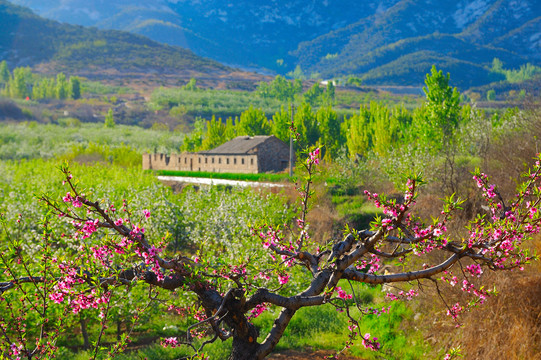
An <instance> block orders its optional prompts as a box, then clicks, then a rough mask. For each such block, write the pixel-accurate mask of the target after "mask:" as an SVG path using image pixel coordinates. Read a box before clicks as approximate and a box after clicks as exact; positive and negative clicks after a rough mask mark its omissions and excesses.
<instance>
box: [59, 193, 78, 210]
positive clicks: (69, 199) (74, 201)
mask: <svg viewBox="0 0 541 360" xmlns="http://www.w3.org/2000/svg"><path fill="white" fill-rule="evenodd" d="M62 200H64V202H66V203H72V204H73V206H74V207H76V208H80V207H81V205H82V203H81V199H80V198H79V197H78V196H75V197H73V196H71V194H70V192H69V191H68V192H67V193H66V196H64V197H63V198H62Z"/></svg>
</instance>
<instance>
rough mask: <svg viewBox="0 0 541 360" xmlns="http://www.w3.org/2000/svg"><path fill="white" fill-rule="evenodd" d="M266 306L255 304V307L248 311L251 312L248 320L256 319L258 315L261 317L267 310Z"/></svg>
mask: <svg viewBox="0 0 541 360" xmlns="http://www.w3.org/2000/svg"><path fill="white" fill-rule="evenodd" d="M267 309H268V308H267V306H266V305H265V304H257V305H256V306H255V308H253V309H252V310H250V312H251V315H250V316H248V320H249V319H255V318H256V317H258V316H259V315H261V314H262V313H263V312H264V311H265V310H267Z"/></svg>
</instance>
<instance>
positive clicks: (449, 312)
mask: <svg viewBox="0 0 541 360" xmlns="http://www.w3.org/2000/svg"><path fill="white" fill-rule="evenodd" d="M463 310H464V308H463V307H462V306H460V304H459V303H456V304H454V305H453V307H452V308H450V309H448V310H447V315H448V316H451V317H452V318H453V319H455V320H456V319H457V318H458V315H459V314H460V313H461V312H462V311H463Z"/></svg>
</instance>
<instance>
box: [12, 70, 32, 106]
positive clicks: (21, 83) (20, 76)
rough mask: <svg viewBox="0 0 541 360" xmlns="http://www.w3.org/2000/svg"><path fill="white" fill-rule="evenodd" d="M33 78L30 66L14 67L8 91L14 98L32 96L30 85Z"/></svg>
mask: <svg viewBox="0 0 541 360" xmlns="http://www.w3.org/2000/svg"><path fill="white" fill-rule="evenodd" d="M31 79H32V71H31V70H30V68H29V67H18V68H15V69H13V76H12V77H11V78H10V79H9V82H8V86H7V88H8V89H9V90H8V93H9V95H10V96H11V97H14V98H21V99H22V98H25V97H27V96H30V95H31V94H30V91H29V89H28V85H29V84H30V81H31Z"/></svg>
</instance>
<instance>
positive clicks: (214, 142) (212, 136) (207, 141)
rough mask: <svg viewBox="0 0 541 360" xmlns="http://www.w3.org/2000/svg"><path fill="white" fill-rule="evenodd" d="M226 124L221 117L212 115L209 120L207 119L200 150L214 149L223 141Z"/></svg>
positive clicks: (224, 139) (224, 140)
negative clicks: (217, 117)
mask: <svg viewBox="0 0 541 360" xmlns="http://www.w3.org/2000/svg"><path fill="white" fill-rule="evenodd" d="M225 134H226V125H225V124H224V123H223V122H222V119H216V117H215V116H214V115H213V116H212V119H211V120H210V121H207V131H206V133H205V136H204V137H203V142H202V143H201V149H202V150H210V149H214V148H215V147H216V146H218V145H221V144H223V143H225V142H226V141H227V140H226V138H225Z"/></svg>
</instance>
